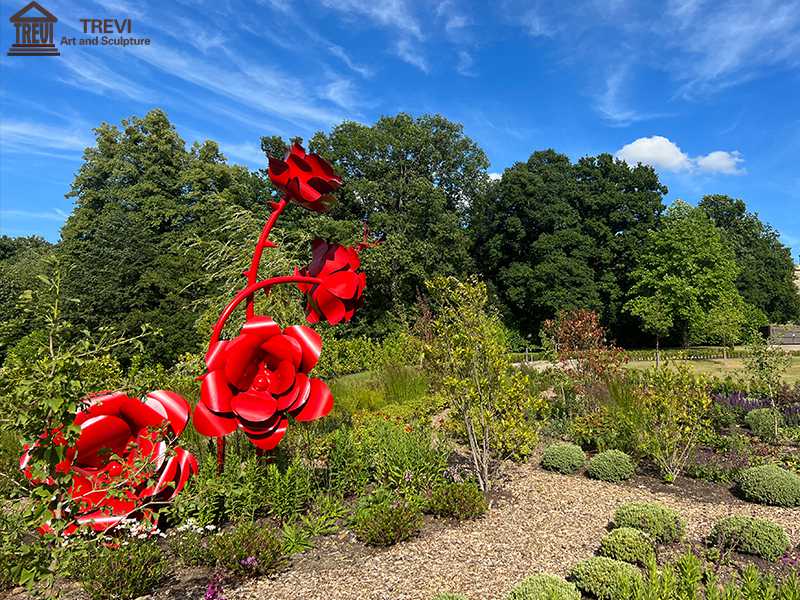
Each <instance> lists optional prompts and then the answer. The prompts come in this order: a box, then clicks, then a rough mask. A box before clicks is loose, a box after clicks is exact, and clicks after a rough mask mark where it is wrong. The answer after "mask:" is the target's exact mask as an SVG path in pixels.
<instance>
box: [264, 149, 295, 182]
mask: <svg viewBox="0 0 800 600" xmlns="http://www.w3.org/2000/svg"><path fill="white" fill-rule="evenodd" d="M267 159H268V161H269V178H270V180H271V181H272V183H274V184H275V185H276V186H278V187H286V184H287V183H289V176H290V175H291V173H290V169H289V165H288V164H286V162H285V161H282V160H280V159H279V158H273V157H272V156H268V157H267Z"/></svg>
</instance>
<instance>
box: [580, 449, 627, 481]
mask: <svg viewBox="0 0 800 600" xmlns="http://www.w3.org/2000/svg"><path fill="white" fill-rule="evenodd" d="M635 473H636V465H635V464H634V462H633V459H631V457H630V456H628V455H627V454H625V453H624V452H622V451H621V450H606V451H605V452H601V453H600V454H597V455H595V456H593V457H592V459H591V460H590V461H589V466H588V467H587V468H586V474H587V475H588V476H589V477H591V478H592V479H599V480H601V481H611V482H617V481H625V480H626V479H630V478H631V477H633V476H634V474H635Z"/></svg>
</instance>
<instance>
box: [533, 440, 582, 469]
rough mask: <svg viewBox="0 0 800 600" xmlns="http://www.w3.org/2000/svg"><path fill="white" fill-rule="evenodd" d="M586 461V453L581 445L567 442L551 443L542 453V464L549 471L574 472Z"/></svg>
mask: <svg viewBox="0 0 800 600" xmlns="http://www.w3.org/2000/svg"><path fill="white" fill-rule="evenodd" d="M585 462H586V454H584V452H583V450H581V448H580V446H576V445H575V444H569V443H566V442H558V443H555V444H551V445H550V446H548V447H547V448H545V451H544V452H543V453H542V460H541V461H540V463H539V464H540V465H541V466H542V468H543V469H547V470H548V471H557V472H558V473H563V474H567V473H574V472H575V471H577V470H578V469H580V468H581V467H582V466H583V465H584V463H585Z"/></svg>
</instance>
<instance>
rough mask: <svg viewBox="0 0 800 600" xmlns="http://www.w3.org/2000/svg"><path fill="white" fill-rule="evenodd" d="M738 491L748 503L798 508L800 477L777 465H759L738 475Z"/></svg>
mask: <svg viewBox="0 0 800 600" xmlns="http://www.w3.org/2000/svg"><path fill="white" fill-rule="evenodd" d="M737 487H738V490H739V492H740V494H741V495H742V496H743V497H744V498H745V499H746V500H748V501H750V502H756V503H758V504H769V505H772V506H785V507H790V508H791V507H794V506H800V476H798V475H796V474H794V473H792V472H791V471H787V470H786V469H782V468H781V467H779V466H778V465H760V466H757V467H750V468H749V469H744V470H743V471H742V472H741V473H739V477H738V486H737Z"/></svg>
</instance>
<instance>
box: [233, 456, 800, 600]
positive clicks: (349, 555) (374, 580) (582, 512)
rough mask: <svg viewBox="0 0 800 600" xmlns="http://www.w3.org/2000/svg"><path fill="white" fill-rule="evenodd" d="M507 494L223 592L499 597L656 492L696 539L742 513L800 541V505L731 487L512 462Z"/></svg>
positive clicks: (271, 598)
mask: <svg viewBox="0 0 800 600" xmlns="http://www.w3.org/2000/svg"><path fill="white" fill-rule="evenodd" d="M503 476H504V477H505V478H506V481H505V482H504V483H503V485H502V491H503V492H504V493H505V495H506V497H505V498H504V499H503V500H501V501H500V502H499V505H498V506H496V507H494V508H492V509H491V510H490V511H489V512H488V513H487V515H486V516H485V517H484V518H482V519H478V520H476V521H472V522H468V523H464V524H461V525H456V524H444V523H442V522H441V521H437V522H435V523H434V524H433V525H431V526H428V527H426V528H425V531H424V532H423V534H422V535H421V536H420V537H418V538H416V539H414V540H411V541H409V542H405V543H402V544H398V545H396V546H393V547H391V548H388V549H386V550H374V549H369V548H365V547H364V546H363V545H361V544H359V543H357V542H354V541H352V539H351V538H350V535H349V534H347V533H342V534H341V535H340V536H338V537H336V536H334V537H331V538H326V539H324V540H323V541H322V542H321V544H320V545H319V546H318V547H317V548H315V549H314V550H311V551H309V552H307V553H305V554H304V555H301V556H299V557H297V558H296V559H295V561H294V564H293V566H292V569H291V570H289V571H288V572H286V573H283V574H281V575H279V576H277V577H276V578H275V579H274V580H273V579H268V578H263V579H259V580H254V581H250V582H247V583H245V584H243V585H242V586H241V587H239V588H237V589H228V590H226V596H227V598H228V599H229V600H234V599H240V598H241V599H259V600H430V599H431V598H432V597H433V596H434V595H436V594H437V593H440V592H453V593H461V594H464V595H466V596H467V597H468V598H470V600H493V599H501V598H503V597H504V596H505V595H506V594H507V593H508V591H509V590H510V589H511V588H512V587H514V585H516V583H518V582H519V581H520V580H522V579H523V578H525V577H526V576H527V575H529V574H532V573H536V572H540V571H546V572H550V573H555V574H559V575H564V574H566V572H567V570H568V569H569V568H570V567H571V566H572V565H574V564H575V563H576V562H578V561H579V560H581V559H583V558H586V557H588V556H591V555H592V554H593V553H594V551H595V550H596V548H597V545H598V543H599V541H600V539H601V538H602V537H603V535H604V534H605V528H606V526H607V525H608V522H609V521H610V520H611V517H612V515H613V513H614V509H615V508H616V507H617V505H619V504H620V503H622V502H626V501H630V500H653V501H659V502H662V503H664V504H666V505H668V506H671V507H672V508H674V509H676V510H678V511H679V512H680V513H681V514H682V515H683V517H684V518H685V519H686V520H687V525H688V531H687V537H688V539H689V540H700V539H702V538H703V537H704V536H706V535H707V534H708V533H709V531H710V530H711V526H712V524H713V523H714V521H716V520H717V519H718V518H720V517H722V516H725V515H729V514H745V515H752V516H760V517H766V518H769V519H772V520H774V521H776V522H779V523H780V524H781V525H783V526H784V527H785V528H786V530H787V532H788V533H789V536H790V537H791V538H792V541H793V543H794V544H797V543H798V542H800V509H781V508H774V507H765V506H759V505H754V504H748V503H745V502H743V501H741V500H738V499H736V498H734V497H733V496H730V495H729V494H727V493H725V494H723V493H718V494H716V495H715V496H714V498H715V499H713V500H712V499H709V500H703V499H700V498H699V497H698V498H692V497H687V496H680V495H678V494H675V493H669V492H653V491H650V490H649V489H647V488H645V487H643V486H639V487H636V486H635V485H634V486H623V485H615V484H609V483H603V482H598V481H593V480H590V479H588V478H586V477H583V476H580V475H574V476H563V475H558V474H554V473H548V472H545V471H542V470H541V469H539V468H538V467H537V466H535V465H533V464H526V465H509V466H507V467H506V471H505V472H504V473H503Z"/></svg>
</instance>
